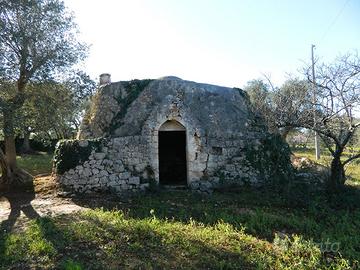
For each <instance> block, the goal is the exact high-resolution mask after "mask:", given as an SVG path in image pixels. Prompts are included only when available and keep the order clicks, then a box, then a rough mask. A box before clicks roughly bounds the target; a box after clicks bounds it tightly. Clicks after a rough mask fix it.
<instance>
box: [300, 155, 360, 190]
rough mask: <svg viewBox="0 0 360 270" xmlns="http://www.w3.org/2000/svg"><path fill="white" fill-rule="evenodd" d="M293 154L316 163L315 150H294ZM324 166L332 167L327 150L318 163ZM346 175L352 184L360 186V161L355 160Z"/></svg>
mask: <svg viewBox="0 0 360 270" xmlns="http://www.w3.org/2000/svg"><path fill="white" fill-rule="evenodd" d="M293 153H294V154H295V155H296V156H300V157H307V158H309V159H311V160H313V161H315V150H314V149H294V150H293ZM349 154H350V153H348V152H345V155H344V156H345V157H346V156H349ZM316 162H318V163H320V164H322V165H325V166H328V167H329V166H330V163H331V156H330V153H329V152H328V151H327V150H323V151H322V153H321V159H320V160H318V161H316ZM345 173H346V176H347V177H348V179H349V180H350V181H352V182H356V183H359V184H360V159H357V160H354V161H352V162H351V163H349V164H348V165H347V166H346V167H345Z"/></svg>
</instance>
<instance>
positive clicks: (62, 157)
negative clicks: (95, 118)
mask: <svg viewBox="0 0 360 270" xmlns="http://www.w3.org/2000/svg"><path fill="white" fill-rule="evenodd" d="M102 144H103V139H102V138H98V139H92V140H86V141H79V140H62V141H60V142H59V143H58V145H57V147H56V149H55V153H54V168H55V173H56V174H58V175H62V174H64V173H65V172H66V171H68V170H70V169H74V168H75V167H76V166H77V165H80V164H82V163H83V162H85V161H86V160H88V158H89V156H90V154H91V152H92V151H93V150H94V151H95V152H97V151H100V149H101V146H102Z"/></svg>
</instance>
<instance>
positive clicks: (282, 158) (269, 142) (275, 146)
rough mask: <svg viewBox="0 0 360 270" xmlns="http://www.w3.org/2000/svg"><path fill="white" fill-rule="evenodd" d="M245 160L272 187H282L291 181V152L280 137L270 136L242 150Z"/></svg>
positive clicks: (292, 170) (292, 171)
mask: <svg viewBox="0 0 360 270" xmlns="http://www.w3.org/2000/svg"><path fill="white" fill-rule="evenodd" d="M244 151H245V156H246V160H247V161H248V162H249V163H250V164H251V166H252V167H253V168H254V169H256V170H258V171H259V172H260V175H261V177H263V178H265V179H270V180H271V184H273V185H279V184H280V185H282V184H285V183H287V182H288V181H289V180H291V178H292V176H293V173H294V169H293V167H292V165H291V161H290V155H291V150H290V148H289V146H288V144H287V143H285V142H284V140H283V139H282V138H281V136H280V135H277V134H272V135H270V136H268V137H266V138H263V139H261V140H260V142H259V143H258V144H248V145H246V146H245V148H244Z"/></svg>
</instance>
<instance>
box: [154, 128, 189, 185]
mask: <svg viewBox="0 0 360 270" xmlns="http://www.w3.org/2000/svg"><path fill="white" fill-rule="evenodd" d="M159 180H160V184H161V185H186V184H187V173H186V135H185V131H159Z"/></svg>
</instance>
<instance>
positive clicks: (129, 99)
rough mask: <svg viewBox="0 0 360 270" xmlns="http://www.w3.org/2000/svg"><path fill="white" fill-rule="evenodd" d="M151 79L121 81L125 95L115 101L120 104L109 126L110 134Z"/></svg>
mask: <svg viewBox="0 0 360 270" xmlns="http://www.w3.org/2000/svg"><path fill="white" fill-rule="evenodd" d="M152 81H153V80H152V79H146V80H132V81H125V82H121V84H122V86H123V87H124V88H125V91H126V95H125V97H124V98H122V97H119V98H118V99H117V102H118V104H119V105H120V111H119V112H118V113H117V114H116V116H115V117H114V120H113V123H112V124H111V126H110V127H109V132H108V133H110V134H112V133H113V132H114V131H115V130H116V129H117V128H119V127H120V126H121V125H122V124H123V118H124V117H125V115H126V113H127V110H128V108H129V106H130V105H131V103H133V102H134V101H135V100H136V99H137V97H138V96H139V95H140V94H141V93H142V91H143V90H144V89H145V88H146V87H147V86H148V85H149V83H151V82H152Z"/></svg>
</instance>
